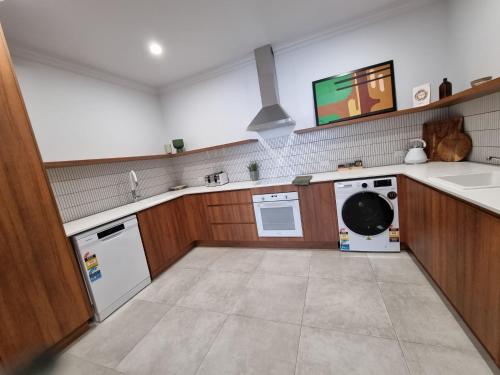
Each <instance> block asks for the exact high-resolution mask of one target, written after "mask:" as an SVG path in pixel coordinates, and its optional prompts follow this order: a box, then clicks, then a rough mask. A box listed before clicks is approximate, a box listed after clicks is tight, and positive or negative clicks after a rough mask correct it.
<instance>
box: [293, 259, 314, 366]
mask: <svg viewBox="0 0 500 375" xmlns="http://www.w3.org/2000/svg"><path fill="white" fill-rule="evenodd" d="M312 257H313V252H311V255H310V256H309V268H308V271H307V283H306V290H305V292H304V303H303V304H302V316H301V318H300V331H299V341H298V343H297V355H296V356H295V371H294V374H295V375H297V371H298V369H299V353H300V342H301V341H302V327H303V323H304V311H305V309H306V301H307V291H308V290H309V277H310V275H311V260H312Z"/></svg>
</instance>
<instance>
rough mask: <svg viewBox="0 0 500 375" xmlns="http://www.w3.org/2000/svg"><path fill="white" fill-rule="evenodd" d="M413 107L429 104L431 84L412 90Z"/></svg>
mask: <svg viewBox="0 0 500 375" xmlns="http://www.w3.org/2000/svg"><path fill="white" fill-rule="evenodd" d="M412 94H413V107H421V106H423V105H427V104H430V102H431V84H430V83H424V84H423V85H420V86H417V87H414V88H413V91H412Z"/></svg>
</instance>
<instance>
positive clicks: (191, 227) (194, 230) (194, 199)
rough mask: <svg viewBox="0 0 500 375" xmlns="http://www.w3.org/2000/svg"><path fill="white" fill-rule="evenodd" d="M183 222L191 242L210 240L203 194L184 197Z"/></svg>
mask: <svg viewBox="0 0 500 375" xmlns="http://www.w3.org/2000/svg"><path fill="white" fill-rule="evenodd" d="M183 199H184V210H185V215H184V222H185V226H186V228H187V230H188V231H189V237H190V239H191V241H202V240H210V239H211V238H212V237H211V235H210V228H209V225H208V218H207V207H206V205H205V198H204V194H193V195H186V196H184V198H183Z"/></svg>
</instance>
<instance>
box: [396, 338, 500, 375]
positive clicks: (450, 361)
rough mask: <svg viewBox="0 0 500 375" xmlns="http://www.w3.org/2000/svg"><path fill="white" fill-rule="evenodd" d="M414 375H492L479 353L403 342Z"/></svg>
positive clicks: (407, 360)
mask: <svg viewBox="0 0 500 375" xmlns="http://www.w3.org/2000/svg"><path fill="white" fill-rule="evenodd" d="M403 350H404V353H405V357H406V362H407V363H408V367H409V368H410V371H411V374H412V375H492V374H493V371H492V370H491V369H490V368H489V367H488V365H487V364H486V362H485V361H484V359H483V358H482V357H481V356H480V355H479V353H474V352H473V351H462V350H457V349H452V348H446V347H442V346H431V345H423V344H414V343H407V342H403Z"/></svg>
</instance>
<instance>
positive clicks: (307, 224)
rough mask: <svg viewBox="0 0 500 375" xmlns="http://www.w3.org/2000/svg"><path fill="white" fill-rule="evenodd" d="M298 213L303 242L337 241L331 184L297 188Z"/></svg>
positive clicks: (334, 203)
mask: <svg viewBox="0 0 500 375" xmlns="http://www.w3.org/2000/svg"><path fill="white" fill-rule="evenodd" d="M299 199H300V213H301V216H302V229H303V232H304V240H305V241H317V242H334V243H336V242H337V241H338V240H339V237H338V236H339V235H338V232H339V231H338V223H337V207H336V202H335V192H334V189H333V182H325V183H317V184H311V185H309V186H301V187H299Z"/></svg>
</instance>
